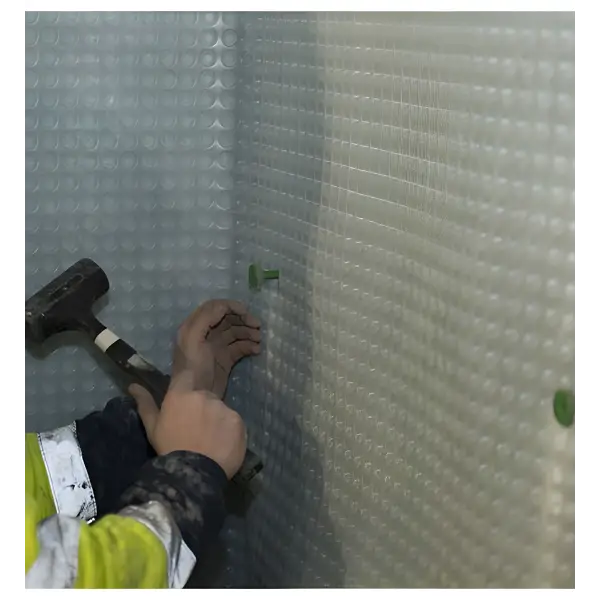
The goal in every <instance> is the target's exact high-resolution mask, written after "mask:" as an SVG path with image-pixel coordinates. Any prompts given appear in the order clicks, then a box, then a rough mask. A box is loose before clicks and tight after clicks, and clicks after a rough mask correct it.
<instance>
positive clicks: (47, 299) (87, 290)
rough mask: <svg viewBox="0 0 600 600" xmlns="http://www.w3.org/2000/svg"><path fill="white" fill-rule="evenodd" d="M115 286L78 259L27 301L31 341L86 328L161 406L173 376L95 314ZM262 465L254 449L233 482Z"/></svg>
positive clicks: (243, 481) (245, 480) (242, 480)
mask: <svg viewBox="0 0 600 600" xmlns="http://www.w3.org/2000/svg"><path fill="white" fill-rule="evenodd" d="M109 287H110V285H109V283H108V277H107V276H106V273H105V272H104V271H103V270H102V269H101V268H100V267H99V266H98V265H97V264H96V263H95V262H94V261H93V260H90V259H89V258H84V259H82V260H80V261H78V262H76V263H75V264H74V265H73V266H71V267H69V268H68V269H67V270H66V271H64V272H63V273H62V274H61V275H59V276H58V277H56V278H55V279H53V280H52V281H51V282H50V283H49V284H48V285H46V286H45V287H43V288H42V289H41V290H40V291H39V292H37V293H36V294H34V295H33V296H31V298H29V300H26V301H25V340H26V341H27V342H30V343H34V344H41V343H43V342H44V341H46V340H47V339H48V338H49V337H51V336H52V335H54V334H56V333H61V332H65V331H78V332H81V333H83V334H85V335H87V336H88V337H89V338H90V339H91V340H92V341H93V342H94V344H96V346H97V347H98V348H100V350H102V352H104V354H105V355H106V356H107V357H108V358H109V359H110V360H111V361H112V362H113V363H114V364H115V365H116V366H117V368H118V369H119V370H120V371H121V372H122V373H123V374H124V375H125V376H126V377H127V378H128V379H129V380H130V381H131V382H132V383H138V384H139V385H141V386H143V387H144V388H146V389H147V390H148V391H149V392H150V393H151V394H152V396H153V397H154V399H155V400H156V401H157V403H158V404H159V406H160V404H161V403H162V401H163V399H164V397H165V395H166V393H167V390H168V388H169V383H170V377H168V376H167V375H165V374H164V373H162V372H161V371H159V370H158V369H157V368H156V367H155V366H154V365H152V364H150V363H149V362H148V361H147V360H146V359H145V358H143V357H142V356H140V355H139V354H138V353H137V352H136V351H135V349H134V348H132V347H131V346H130V345H129V344H128V343H127V342H125V341H124V340H123V339H121V338H120V337H119V336H117V335H116V334H115V333H113V332H112V331H111V330H110V329H108V328H107V327H105V326H104V325H103V324H102V323H101V322H100V321H99V320H98V319H97V318H96V317H95V316H94V315H93V313H92V305H93V304H94V302H96V300H98V299H99V298H100V297H101V296H103V295H104V294H105V293H106V292H107V291H108V288H109ZM262 467H263V465H262V462H261V460H260V459H259V458H258V456H257V455H256V454H255V453H254V452H252V450H250V449H249V448H248V449H247V450H246V456H245V458H244V463H243V464H242V466H241V468H240V470H239V471H238V472H237V473H236V475H234V477H233V481H234V482H235V483H237V484H246V483H248V482H249V481H250V480H251V479H252V478H253V477H254V476H255V475H256V474H257V473H258V472H259V471H261V470H262Z"/></svg>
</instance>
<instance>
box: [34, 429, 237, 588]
mask: <svg viewBox="0 0 600 600" xmlns="http://www.w3.org/2000/svg"><path fill="white" fill-rule="evenodd" d="M77 425H78V424H77V423H73V424H72V425H70V426H68V427H63V428H60V429H57V430H54V431H51V432H45V433H41V434H27V435H26V439H25V457H26V458H25V473H26V477H25V493H26V524H25V536H26V544H25V569H26V585H27V587H34V588H40V587H41V588H54V587H60V588H65V587H66V588H68V587H76V588H117V587H126V588H136V587H146V588H158V587H183V585H184V584H185V583H186V581H187V579H188V577H189V576H190V574H191V571H192V569H193V567H194V564H195V563H196V560H197V559H199V558H200V557H201V555H202V553H203V552H205V551H206V548H207V546H208V545H209V544H210V543H211V542H212V541H213V540H214V538H215V537H216V535H217V534H218V532H219V530H220V528H221V525H222V523H223V520H224V517H225V507H224V499H223V494H224V489H225V486H226V484H227V478H226V476H225V473H224V472H223V470H222V469H221V468H220V467H219V466H218V465H217V464H216V463H214V462H213V461H212V460H211V459H209V458H207V457H205V456H201V455H198V454H194V453H190V452H174V453H172V454H169V455H166V456H155V457H154V458H150V459H149V460H147V461H146V463H145V464H144V465H143V467H142V468H141V469H138V473H137V478H136V479H134V480H133V484H132V485H131V484H130V487H129V488H128V489H125V490H123V493H122V494H121V496H120V497H119V498H118V499H117V500H116V502H115V503H114V507H113V510H112V511H110V512H109V513H107V514H105V516H102V517H101V518H99V519H98V520H96V521H95V522H94V523H93V524H92V525H90V524H89V523H88V522H91V521H92V520H93V519H95V518H96V517H97V516H98V511H97V501H96V496H95V489H94V486H93V481H92V480H91V478H90V476H89V473H88V470H87V468H86V462H85V460H84V454H83V453H82V449H81V446H80V444H79V441H78V436H77ZM113 468H115V469H117V468H118V465H113ZM104 470H105V471H106V472H109V470H110V465H104Z"/></svg>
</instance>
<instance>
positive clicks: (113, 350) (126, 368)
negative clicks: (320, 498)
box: [90, 319, 263, 485]
mask: <svg viewBox="0 0 600 600" xmlns="http://www.w3.org/2000/svg"><path fill="white" fill-rule="evenodd" d="M94 320H95V321H96V322H95V323H94V324H93V325H91V326H90V333H92V336H93V338H94V343H95V344H96V346H98V348H100V350H102V351H103V352H104V354H106V356H107V357H108V358H110V359H111V360H112V361H113V362H114V364H115V365H116V366H117V367H118V368H119V369H120V370H121V371H122V372H123V373H124V374H125V375H126V376H127V377H128V378H129V379H130V380H131V381H133V382H135V383H138V384H140V385H141V386H142V387H144V388H145V389H146V390H148V391H149V392H150V393H151V394H152V396H153V397H154V400H155V402H156V403H157V404H158V405H159V406H160V405H161V404H162V402H163V399H164V397H165V396H166V394H167V390H168V389H169V384H170V381H171V378H170V377H168V376H167V375H165V374H164V373H162V372H161V371H159V370H158V369H157V368H156V367H155V366H154V365H153V364H151V363H150V362H148V361H147V360H146V359H145V358H143V357H142V356H140V355H139V354H138V353H137V352H136V350H135V349H134V348H133V347H131V346H130V345H129V344H128V343H127V342H125V340H123V339H121V338H120V337H118V336H117V335H116V334H114V333H113V332H112V331H111V330H110V329H107V328H106V327H104V326H103V325H102V324H101V323H100V322H99V321H97V320H96V319H94ZM262 467H263V465H262V462H261V460H260V459H259V458H258V456H257V455H256V454H255V453H254V452H252V450H250V448H247V449H246V456H245V457H244V462H243V463H242V466H241V467H240V470H239V471H238V472H237V473H236V474H235V475H234V476H233V481H234V482H235V483H237V484H240V485H243V484H246V483H248V482H249V481H250V480H251V479H252V478H253V477H254V476H255V475H256V474H257V473H259V472H260V471H261V470H262Z"/></svg>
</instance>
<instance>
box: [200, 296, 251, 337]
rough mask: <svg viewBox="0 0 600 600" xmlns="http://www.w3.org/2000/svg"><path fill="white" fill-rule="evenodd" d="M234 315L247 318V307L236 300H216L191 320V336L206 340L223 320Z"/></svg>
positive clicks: (207, 304) (206, 305) (202, 307)
mask: <svg viewBox="0 0 600 600" xmlns="http://www.w3.org/2000/svg"><path fill="white" fill-rule="evenodd" d="M229 313H233V314H235V315H238V316H240V317H245V315H246V313H247V310H246V307H245V306H244V305H243V304H242V303H241V302H237V301H236V300H214V301H212V302H207V303H206V304H205V305H203V306H201V307H200V310H199V311H198V313H197V314H195V316H194V317H193V318H192V319H191V326H190V331H189V333H190V336H191V337H192V338H200V339H205V338H206V336H207V334H208V332H209V331H210V330H211V329H212V328H213V327H216V326H217V325H219V323H220V322H221V321H222V320H223V318H224V317H225V316H226V315H227V314H229Z"/></svg>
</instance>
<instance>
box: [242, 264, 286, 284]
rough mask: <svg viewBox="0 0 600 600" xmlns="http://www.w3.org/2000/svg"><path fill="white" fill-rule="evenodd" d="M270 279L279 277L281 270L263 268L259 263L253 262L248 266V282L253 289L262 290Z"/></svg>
mask: <svg viewBox="0 0 600 600" xmlns="http://www.w3.org/2000/svg"><path fill="white" fill-rule="evenodd" d="M268 279H279V271H278V270H273V269H263V268H262V267H261V266H260V264H259V263H252V264H251V265H250V267H249V268H248V284H249V285H250V289H251V290H260V288H262V286H263V283H264V282H265V281H267V280H268Z"/></svg>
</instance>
